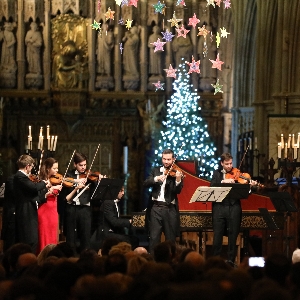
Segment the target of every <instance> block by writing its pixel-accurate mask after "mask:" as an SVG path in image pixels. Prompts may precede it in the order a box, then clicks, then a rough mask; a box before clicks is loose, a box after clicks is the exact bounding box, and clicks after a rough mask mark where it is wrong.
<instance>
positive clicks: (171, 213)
mask: <svg viewBox="0 0 300 300" xmlns="http://www.w3.org/2000/svg"><path fill="white" fill-rule="evenodd" d="M149 232H150V242H149V252H150V253H151V254H153V250H154V247H155V246H156V245H157V244H159V243H160V239H161V234H162V232H163V233H164V234H165V237H166V240H170V241H174V242H175V241H176V234H177V211H176V207H175V205H173V204H170V205H169V206H163V205H156V204H154V205H153V206H152V209H151V212H150V223H149Z"/></svg>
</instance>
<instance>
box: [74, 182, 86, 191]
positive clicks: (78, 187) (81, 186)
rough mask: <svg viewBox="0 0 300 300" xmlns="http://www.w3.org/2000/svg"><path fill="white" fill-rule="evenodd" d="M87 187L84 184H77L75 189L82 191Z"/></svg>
mask: <svg viewBox="0 0 300 300" xmlns="http://www.w3.org/2000/svg"><path fill="white" fill-rule="evenodd" d="M84 187H85V185H84V184H83V183H80V182H79V183H78V184H77V186H76V187H75V190H76V191H77V190H79V189H82V188H84Z"/></svg>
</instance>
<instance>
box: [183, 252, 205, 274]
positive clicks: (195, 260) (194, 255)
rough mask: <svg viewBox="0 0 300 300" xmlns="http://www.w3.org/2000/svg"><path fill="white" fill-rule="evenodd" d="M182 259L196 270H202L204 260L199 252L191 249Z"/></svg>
mask: <svg viewBox="0 0 300 300" xmlns="http://www.w3.org/2000/svg"><path fill="white" fill-rule="evenodd" d="M184 261H185V262H187V263H189V264H190V265H191V266H193V267H194V268H195V269H196V271H197V272H200V271H203V267H204V262H205V261H204V257H203V256H202V255H201V254H200V253H198V252H196V251H191V252H189V253H188V254H187V255H186V257H185V259H184Z"/></svg>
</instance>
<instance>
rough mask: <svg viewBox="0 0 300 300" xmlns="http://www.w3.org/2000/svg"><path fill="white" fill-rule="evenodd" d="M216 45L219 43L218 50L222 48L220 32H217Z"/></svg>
mask: <svg viewBox="0 0 300 300" xmlns="http://www.w3.org/2000/svg"><path fill="white" fill-rule="evenodd" d="M216 43H217V48H219V47H220V43H221V37H220V34H219V32H217V36H216Z"/></svg>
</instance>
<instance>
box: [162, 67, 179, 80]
mask: <svg viewBox="0 0 300 300" xmlns="http://www.w3.org/2000/svg"><path fill="white" fill-rule="evenodd" d="M164 71H166V72H167V77H174V78H175V79H176V74H175V73H176V72H177V69H173V67H172V65H171V64H170V66H169V69H164Z"/></svg>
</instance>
